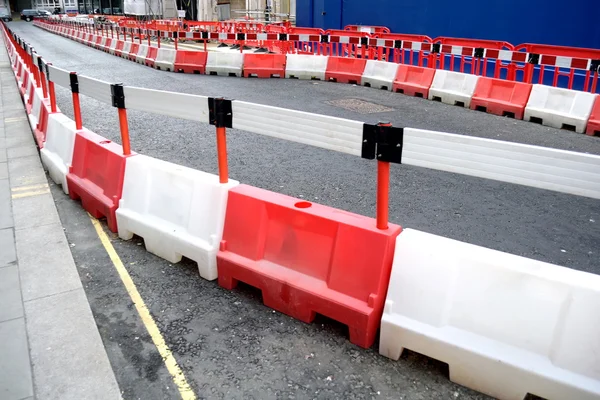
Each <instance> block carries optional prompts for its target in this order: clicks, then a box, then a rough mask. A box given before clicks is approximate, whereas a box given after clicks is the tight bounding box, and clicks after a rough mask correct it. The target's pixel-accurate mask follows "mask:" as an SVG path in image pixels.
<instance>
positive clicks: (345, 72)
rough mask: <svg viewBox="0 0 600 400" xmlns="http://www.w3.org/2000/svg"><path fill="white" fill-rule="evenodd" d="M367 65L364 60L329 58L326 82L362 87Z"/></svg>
mask: <svg viewBox="0 0 600 400" xmlns="http://www.w3.org/2000/svg"><path fill="white" fill-rule="evenodd" d="M366 65H367V60H366V59H364V58H346V57H329V58H328V59H327V69H326V70H325V80H326V81H333V82H340V83H352V84H355V85H360V81H361V78H362V75H363V72H364V71H365V66H366Z"/></svg>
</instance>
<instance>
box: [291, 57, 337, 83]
mask: <svg viewBox="0 0 600 400" xmlns="http://www.w3.org/2000/svg"><path fill="white" fill-rule="evenodd" d="M328 59H329V57H327V56H320V55H306V54H288V55H286V60H285V62H286V63H285V77H286V78H295V79H313V80H321V81H323V80H325V71H326V70H327V60H328Z"/></svg>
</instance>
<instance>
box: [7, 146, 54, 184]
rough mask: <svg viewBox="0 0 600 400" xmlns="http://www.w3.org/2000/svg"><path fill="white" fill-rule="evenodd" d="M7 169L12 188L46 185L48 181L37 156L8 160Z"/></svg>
mask: <svg viewBox="0 0 600 400" xmlns="http://www.w3.org/2000/svg"><path fill="white" fill-rule="evenodd" d="M31 140H33V139H31ZM30 147H31V145H30ZM8 169H9V171H10V186H11V187H12V188H16V187H19V186H29V185H35V184H39V183H46V182H47V181H48V180H47V179H46V174H45V172H44V169H43V168H42V164H41V163H40V157H39V156H38V155H33V156H27V157H20V158H12V159H9V160H8Z"/></svg>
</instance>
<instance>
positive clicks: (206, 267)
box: [116, 155, 238, 280]
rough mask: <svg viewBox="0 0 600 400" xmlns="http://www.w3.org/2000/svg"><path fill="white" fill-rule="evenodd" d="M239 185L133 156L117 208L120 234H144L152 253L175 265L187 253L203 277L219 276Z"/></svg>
mask: <svg viewBox="0 0 600 400" xmlns="http://www.w3.org/2000/svg"><path fill="white" fill-rule="evenodd" d="M236 185H238V182H236V181H233V180H230V181H229V183H226V184H220V183H219V177H218V176H216V175H212V174H208V173H206V172H202V171H198V170H194V169H191V168H187V167H182V166H180V165H177V164H172V163H169V162H166V161H162V160H158V159H156V158H152V157H147V156H143V155H136V156H135V157H131V158H128V159H127V163H126V165H125V180H124V183H123V195H122V197H121V201H120V202H119V208H118V209H117V212H116V215H117V225H118V228H119V237H120V238H122V239H124V240H129V239H131V238H132V237H133V234H136V235H138V236H141V237H143V238H144V244H145V246H146V250H147V251H149V252H150V253H153V254H155V255H157V256H159V257H162V258H164V259H166V260H167V261H169V262H172V263H177V262H179V261H181V257H182V256H185V257H187V258H189V259H191V260H193V261H196V262H197V263H198V271H199V272H200V276H201V277H203V278H204V279H208V280H213V279H216V278H217V252H218V250H219V243H220V241H221V238H222V235H223V224H224V220H225V209H226V206H227V195H228V192H229V189H230V188H231V187H234V186H236Z"/></svg>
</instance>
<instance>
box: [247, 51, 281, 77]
mask: <svg viewBox="0 0 600 400" xmlns="http://www.w3.org/2000/svg"><path fill="white" fill-rule="evenodd" d="M285 63H286V58H285V55H283V54H251V53H248V54H244V72H243V76H244V78H250V77H253V76H256V77H257V78H285Z"/></svg>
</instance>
